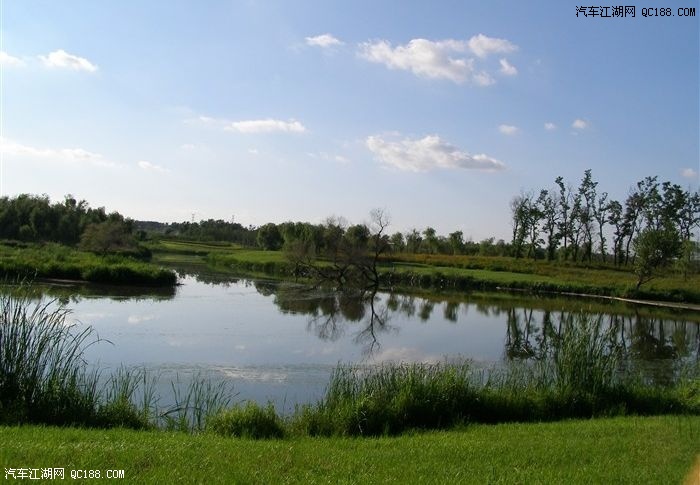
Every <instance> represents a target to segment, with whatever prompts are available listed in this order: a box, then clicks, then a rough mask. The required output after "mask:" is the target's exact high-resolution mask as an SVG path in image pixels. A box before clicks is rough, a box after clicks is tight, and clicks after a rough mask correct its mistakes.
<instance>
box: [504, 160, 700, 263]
mask: <svg viewBox="0 0 700 485" xmlns="http://www.w3.org/2000/svg"><path fill="white" fill-rule="evenodd" d="M555 184H556V188H555V189H542V190H540V192H539V193H538V194H537V195H535V194H534V193H532V192H530V193H521V194H520V195H518V196H516V197H514V198H513V199H512V201H511V204H510V208H511V216H512V229H513V233H512V234H513V236H512V242H511V245H512V250H513V256H515V257H516V258H519V257H531V258H537V257H538V256H540V255H542V256H544V257H545V258H546V259H548V260H554V259H560V260H572V261H589V262H590V261H593V260H594V259H597V260H599V261H602V262H605V261H610V260H612V262H614V263H615V264H616V265H626V264H629V263H630V262H631V261H632V259H633V257H634V256H635V255H636V253H637V252H638V250H637V249H638V248H636V246H635V241H642V240H643V239H644V238H642V239H639V238H640V236H642V235H645V237H647V238H648V236H647V235H646V233H654V234H661V233H664V234H666V236H667V238H670V239H673V240H675V241H676V243H677V246H678V248H681V246H684V245H685V246H688V247H690V243H691V238H692V236H693V231H694V230H695V229H696V228H697V227H698V226H699V225H700V193H698V192H691V191H690V190H684V189H683V188H682V187H680V186H679V185H677V184H672V183H671V182H663V183H659V181H658V178H657V177H646V178H645V179H643V180H641V181H640V182H638V183H637V184H636V186H635V187H634V188H632V189H631V190H630V192H629V194H628V195H627V198H626V199H625V200H624V201H622V202H620V201H617V200H614V199H610V198H609V196H608V193H607V192H605V191H602V190H600V189H599V187H598V182H597V181H595V180H594V179H593V175H592V173H591V170H590V169H589V170H586V171H585V173H584V176H583V178H582V179H581V182H580V184H579V185H578V187H577V188H574V187H572V186H571V184H567V183H565V182H564V180H563V178H562V177H557V178H556V180H555Z"/></svg>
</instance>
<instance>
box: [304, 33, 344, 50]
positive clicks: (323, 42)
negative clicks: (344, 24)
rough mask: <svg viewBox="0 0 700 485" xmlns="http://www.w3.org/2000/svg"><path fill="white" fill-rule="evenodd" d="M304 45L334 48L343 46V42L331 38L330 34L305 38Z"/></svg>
mask: <svg viewBox="0 0 700 485" xmlns="http://www.w3.org/2000/svg"><path fill="white" fill-rule="evenodd" d="M306 43H307V44H308V45H312V46H316V47H323V48H326V47H334V46H339V45H343V42H342V41H340V40H338V39H337V38H335V37H333V36H332V35H331V34H322V35H317V36H315V37H307V38H306Z"/></svg>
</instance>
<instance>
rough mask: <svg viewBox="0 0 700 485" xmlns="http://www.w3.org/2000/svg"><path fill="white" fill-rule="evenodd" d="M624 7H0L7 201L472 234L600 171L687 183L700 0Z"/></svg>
mask: <svg viewBox="0 0 700 485" xmlns="http://www.w3.org/2000/svg"><path fill="white" fill-rule="evenodd" d="M629 3H630V4H631V5H634V6H635V7H636V8H635V14H636V16H635V17H629V16H628V17H625V18H619V17H615V18H612V17H611V18H605V17H600V16H596V17H592V16H584V15H582V14H579V16H578V17H577V16H576V12H577V6H581V5H578V4H576V3H571V2H569V1H568V0H564V1H540V0H532V1H528V2H522V1H504V0H493V1H489V2H481V1H479V2H473V1H465V0H461V1H435V2H417V1H406V0H403V1H376V0H375V1H363V0H360V1H353V2H330V1H327V0H325V1H302V0H299V1H293V0H280V1H275V0H269V1H268V0H248V1H223V0H221V1H217V0H208V1H206V2H198V1H194V0H192V1H184V0H182V1H173V0H168V1H159V0H149V1H148V2H143V1H136V0H123V1H111V2H95V1H94V0H88V1H79V0H75V1H36V0H22V1H19V0H0V10H1V11H2V15H1V17H2V18H1V19H0V24H1V25H0V30H1V43H0V68H1V73H0V79H1V83H0V84H1V88H0V91H1V92H0V98H1V101H2V105H1V107H0V116H1V130H0V131H1V133H0V154H1V158H2V160H1V165H2V166H1V167H0V172H1V173H0V192H1V193H2V195H5V196H15V195H18V194H21V193H32V194H47V195H48V196H50V197H51V199H52V200H56V201H60V200H63V198H64V196H65V195H66V194H72V195H73V196H75V197H76V198H79V199H85V200H87V201H88V202H89V203H90V205H91V206H93V207H101V206H104V207H105V208H106V209H107V210H108V211H115V210H116V211H119V212H121V213H122V214H124V215H126V216H128V217H132V218H134V219H138V220H157V221H163V222H181V221H185V220H191V218H192V217H194V218H195V219H196V220H200V219H209V218H214V219H225V220H231V219H233V220H235V221H236V222H240V223H242V224H244V225H246V226H247V225H256V226H259V225H262V224H265V223H267V222H275V223H280V222H284V221H288V220H293V221H309V222H314V223H318V222H321V221H323V220H324V219H325V218H326V217H328V216H343V217H345V218H346V219H347V220H348V221H349V222H350V223H360V222H366V221H368V219H369V212H370V211H371V210H372V209H374V208H382V209H384V210H385V211H386V212H387V213H388V214H390V217H391V226H390V231H391V232H394V231H408V230H410V229H412V228H417V229H418V230H422V229H424V228H425V227H428V226H431V227H433V228H435V229H436V230H437V231H438V233H439V234H447V233H449V232H452V231H456V230H461V231H463V233H464V235H465V238H467V239H469V238H471V239H473V240H474V241H479V240H481V239H484V238H487V237H492V236H493V237H496V238H504V239H508V238H509V233H510V230H511V229H510V209H509V202H510V200H511V199H512V198H513V197H514V196H515V195H518V194H519V193H520V192H522V191H530V190H532V191H539V190H540V189H541V188H552V187H554V180H555V178H556V177H558V176H562V177H564V179H565V180H567V181H569V182H570V183H571V184H572V185H574V186H577V185H578V183H579V181H580V180H581V178H582V176H583V172H584V170H586V169H589V168H590V169H592V172H593V176H594V178H595V179H596V180H597V181H598V182H599V190H601V191H607V192H609V194H610V197H611V198H614V199H624V197H625V196H626V194H627V193H628V190H629V189H630V187H632V186H633V185H634V184H635V183H636V182H637V181H639V180H641V179H642V178H644V177H646V176H658V177H659V179H660V180H669V181H671V182H673V183H678V184H680V185H682V186H683V187H687V188H691V189H692V190H695V189H697V187H698V172H700V121H699V118H700V115H699V111H700V83H699V75H700V74H699V62H700V61H699V58H700V34H699V17H698V15H700V9H698V2H697V1H692V0H668V1H664V2H658V1H657V2H655V3H653V2H652V3H649V2H636V1H634V0H629ZM662 4H663V5H662ZM659 5H662V7H665V8H666V7H667V8H670V9H671V12H672V13H673V14H674V15H673V16H671V17H667V16H663V17H662V16H648V17H643V16H642V8H646V7H658V6H659ZM692 7H695V8H696V9H697V10H698V12H697V13H696V16H695V17H682V16H679V15H678V9H679V8H681V9H682V8H692ZM652 12H653V11H652ZM657 12H658V11H657ZM659 13H660V12H659Z"/></svg>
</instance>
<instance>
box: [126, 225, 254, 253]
mask: <svg viewBox="0 0 700 485" xmlns="http://www.w3.org/2000/svg"><path fill="white" fill-rule="evenodd" d="M135 226H136V228H137V229H139V230H143V231H145V232H149V233H158V234H162V235H163V236H166V237H174V238H182V239H188V240H192V241H203V242H213V241H226V242H232V243H236V244H240V245H242V246H249V247H252V246H255V245H256V228H255V227H252V226H250V227H244V226H243V225H241V224H239V223H237V222H227V221H224V220H222V219H216V220H214V219H208V220H203V221H199V222H173V223H163V222H153V221H137V222H136V223H135Z"/></svg>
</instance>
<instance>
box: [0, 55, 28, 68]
mask: <svg viewBox="0 0 700 485" xmlns="http://www.w3.org/2000/svg"><path fill="white" fill-rule="evenodd" d="M23 65H24V61H22V59H20V58H19V57H14V56H11V55H10V54H8V53H7V52H5V51H0V66H2V67H21V66H23Z"/></svg>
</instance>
